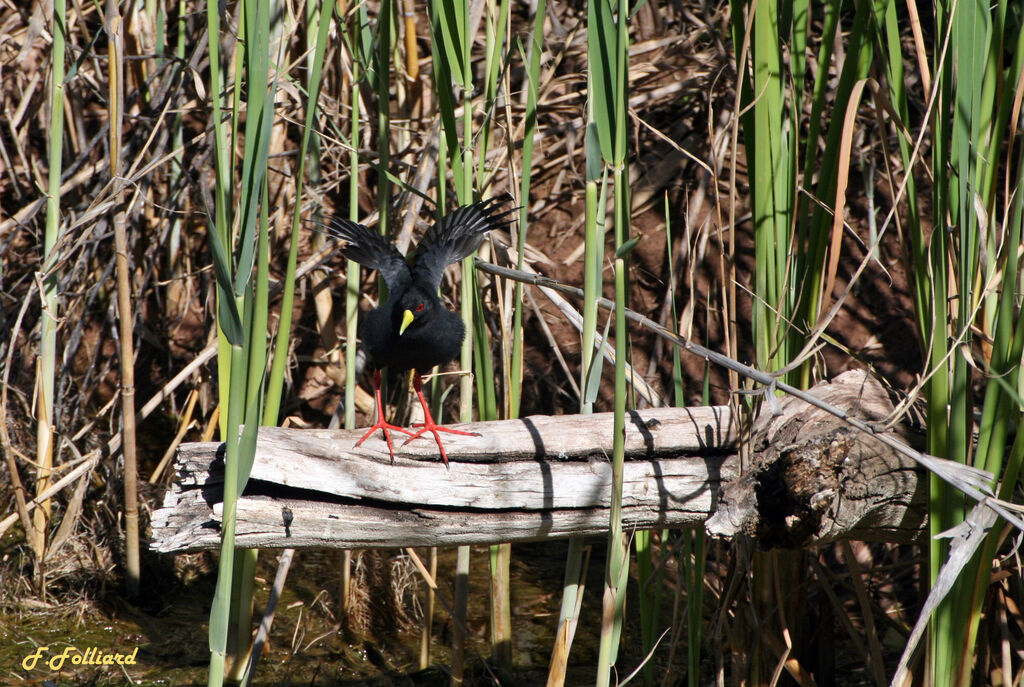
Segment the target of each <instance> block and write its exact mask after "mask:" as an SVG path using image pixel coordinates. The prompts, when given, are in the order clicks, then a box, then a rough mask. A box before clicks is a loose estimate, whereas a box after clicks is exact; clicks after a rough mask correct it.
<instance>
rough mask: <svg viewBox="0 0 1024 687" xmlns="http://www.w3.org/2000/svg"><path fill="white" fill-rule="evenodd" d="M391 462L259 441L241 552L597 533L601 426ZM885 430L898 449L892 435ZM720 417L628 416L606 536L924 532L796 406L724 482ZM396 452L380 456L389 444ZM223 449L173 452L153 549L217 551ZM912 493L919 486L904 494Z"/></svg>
mask: <svg viewBox="0 0 1024 687" xmlns="http://www.w3.org/2000/svg"><path fill="white" fill-rule="evenodd" d="M815 393H816V394H817V395H819V396H821V398H823V399H826V400H828V401H829V402H831V403H834V404H835V405H838V406H840V407H842V408H844V409H846V410H850V411H853V412H855V413H856V414H857V415H859V416H860V417H863V418H865V419H870V420H872V421H880V420H883V419H885V418H886V417H887V416H888V415H889V413H891V412H892V405H891V403H890V401H889V399H888V397H887V396H886V394H885V392H884V390H883V389H882V388H881V387H880V386H879V385H878V383H877V382H875V381H873V380H870V379H868V378H866V377H865V375H863V374H862V373H859V372H858V373H847V374H845V375H842V376H840V377H839V378H837V379H836V380H834V381H833V382H832V383H826V384H821V385H819V386H818V387H816V388H815ZM456 426H457V427H460V428H461V429H466V430H469V431H474V432H478V433H480V436H477V437H472V436H457V435H449V436H446V437H445V446H446V448H447V450H448V455H449V457H450V459H451V461H452V465H451V470H450V471H449V470H446V469H445V468H444V466H443V465H442V464H441V463H440V459H439V455H438V454H437V448H436V445H435V443H434V442H433V441H429V440H428V439H418V440H416V441H414V442H412V443H411V444H408V445H407V446H405V447H402V448H401V449H400V450H397V453H396V458H395V462H394V464H392V463H391V461H390V460H389V458H388V453H387V446H386V445H385V444H384V441H383V439H382V438H380V436H379V435H377V436H375V437H372V438H370V439H368V440H367V441H366V442H364V444H363V445H362V446H360V447H358V448H356V447H355V446H354V445H355V442H356V441H357V440H358V439H359V437H360V436H362V433H363V430H353V431H344V430H302V429H274V428H267V429H261V430H260V435H259V441H258V444H257V453H256V461H255V464H254V466H253V471H252V476H251V478H250V481H249V483H248V485H247V487H246V489H245V493H244V494H243V496H242V498H241V499H240V500H239V502H238V507H237V516H238V525H237V533H236V542H237V544H238V546H239V547H240V548H324V547H329V548H343V549H345V548H362V547H404V546H456V545H461V544H491V543H496V542H508V541H528V540H541V539H551V538H560V537H569V536H577V535H588V534H600V533H604V532H607V528H608V520H609V508H610V503H609V495H610V493H611V464H610V461H609V456H610V454H611V450H612V449H611V446H612V415H611V414H610V413H598V414H594V415H583V416H578V415H571V416H554V417H547V416H543V417H541V416H537V417H530V418H525V419H523V420H507V421H499V422H487V423H470V424H465V425H456ZM897 431H898V432H899V433H900V434H901V436H903V438H904V439H906V438H907V437H908V436H909V433H908V432H907V431H906V430H905V429H903V428H899V427H898V428H897ZM735 437H736V433H735V431H734V428H733V422H732V416H731V413H730V412H729V409H728V408H726V407H698V408H660V409H652V410H644V411H635V412H631V413H630V414H629V417H628V419H627V423H626V464H625V468H624V485H623V508H622V512H623V524H624V526H625V527H626V528H655V527H656V528H678V527H694V526H699V525H701V524H704V523H706V526H707V529H708V531H709V532H710V533H711V534H712V535H715V536H720V537H731V536H735V535H737V534H740V533H742V534H746V535H748V536H751V537H754V538H755V539H757V540H758V542H759V544H760V545H761V546H762V547H764V548H771V547H776V546H785V547H802V546H808V545H810V544H813V543H818V542H826V541H833V540H836V539H842V538H851V539H865V540H879V541H893V542H905V541H909V540H911V539H913V538H914V537H915V536H917V534H918V532H919V531H920V528H921V526H922V524H923V522H924V513H925V511H924V483H925V480H919V477H920V474H919V472H918V469H917V468H916V466H915V465H914V463H913V462H912V461H910V460H909V459H907V458H904V457H902V456H900V455H898V454H895V453H894V452H893V451H892V450H891V449H889V448H888V447H886V446H885V445H883V444H882V443H880V442H879V441H877V439H874V438H873V437H871V436H868V435H865V434H863V433H860V432H858V431H857V430H855V429H853V428H852V427H849V426H847V425H845V424H844V423H842V421H840V420H838V419H836V418H834V417H832V416H830V415H827V414H826V413H823V412H822V411H820V410H817V409H814V408H811V407H810V406H808V405H807V404H805V403H803V402H800V401H797V400H795V399H784V400H783V401H782V403H781V414H780V415H778V416H776V417H764V421H763V422H759V423H758V425H757V426H756V427H755V433H754V438H755V443H754V446H755V449H756V452H755V454H754V458H753V460H752V461H751V465H750V466H749V467H747V468H746V469H745V470H743V474H742V475H741V471H740V466H739V458H738V457H737V455H736V453H735V444H736V439H735ZM396 448H397V447H396ZM222 453H223V444H218V443H193V444H183V445H182V446H181V447H180V448H179V450H178V454H177V459H176V467H177V474H178V479H177V480H176V482H175V484H174V485H173V486H172V487H171V488H170V489H169V490H168V492H167V494H166V496H165V500H164V505H163V507H162V508H160V509H158V510H157V511H156V512H155V513H154V514H153V519H152V527H153V538H152V542H151V548H152V549H153V550H155V551H159V552H184V551H195V550H201V549H213V548H217V547H219V545H220V521H221V517H222V512H223V505H222V503H221V487H222V481H223V457H222ZM919 484H920V486H919Z"/></svg>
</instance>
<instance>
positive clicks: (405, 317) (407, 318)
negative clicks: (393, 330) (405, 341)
mask: <svg viewBox="0 0 1024 687" xmlns="http://www.w3.org/2000/svg"><path fill="white" fill-rule="evenodd" d="M415 319H416V316H415V315H413V314H412V310H406V311H405V312H404V313H402V326H400V327H399V328H398V335H399V336H401V335H402V334H404V333H405V330H406V329H408V328H409V325H410V324H412V321H413V320H415Z"/></svg>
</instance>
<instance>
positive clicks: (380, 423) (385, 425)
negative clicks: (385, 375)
mask: <svg viewBox="0 0 1024 687" xmlns="http://www.w3.org/2000/svg"><path fill="white" fill-rule="evenodd" d="M373 395H374V398H375V399H376V401H377V423H376V424H375V425H374V426H373V427H370V429H369V431H368V432H366V434H364V435H363V438H362V439H360V440H359V441H357V442H356V446H358V445H359V444H361V443H363V442H364V441H366V440H367V439H369V438H370V436H371V435H372V434H373V433H374V432H376V431H377V430H378V429H379V430H380V431H381V432H383V433H384V441H386V442H388V453H389V454H390V455H391V462H392V463H394V462H395V447H394V446H392V445H391V435H390V434H388V431H392V432H401V433H402V434H408V435H409V436H410V438H409V441H411V440H412V439H414V438H415V436H414V435H413V433H412V432H410V431H409V430H407V429H405V428H403V427H399V426H398V425H393V424H391V423H390V422H388V421H387V420H385V419H384V403H382V402H381V398H380V371H379V370H375V371H374V373H373ZM445 462H447V461H445Z"/></svg>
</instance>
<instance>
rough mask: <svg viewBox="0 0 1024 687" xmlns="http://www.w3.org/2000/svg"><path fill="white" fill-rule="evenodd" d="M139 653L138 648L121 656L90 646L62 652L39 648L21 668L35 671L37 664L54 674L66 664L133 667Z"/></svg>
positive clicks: (22, 662)
mask: <svg viewBox="0 0 1024 687" xmlns="http://www.w3.org/2000/svg"><path fill="white" fill-rule="evenodd" d="M138 653H139V647H135V648H134V649H132V651H131V653H127V654H122V653H117V652H112V651H103V650H101V649H100V648H99V647H95V646H90V647H87V648H86V649H85V650H82V649H79V648H78V647H74V646H66V647H64V650H63V651H62V652H60V653H59V654H58V653H55V652H51V651H50V647H48V646H41V647H39V648H37V649H36V650H35V651H34V652H32V653H31V654H29V655H28V656H26V657H25V658H24V659H22V661H21V667H22V668H24V669H25V670H35V668H36V666H37V665H39V662H40V661H42V662H43V663H42V665H39V667H40V668H43V667H46V668H49V669H50V670H52V671H54V672H56V671H58V670H61V669H62V668H63V667H64V664H65V663H67V664H69V665H71V666H114V665H118V666H133V665H135V657H136V656H137V655H138Z"/></svg>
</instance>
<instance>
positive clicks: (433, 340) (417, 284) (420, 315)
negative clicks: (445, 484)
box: [327, 196, 513, 463]
mask: <svg viewBox="0 0 1024 687" xmlns="http://www.w3.org/2000/svg"><path fill="white" fill-rule="evenodd" d="M505 200H507V196H506V197H503V198H492V199H490V200H485V201H481V202H479V203H474V204H472V205H464V206H462V207H460V208H458V209H457V210H455V211H453V212H451V213H449V214H448V215H446V216H445V217H443V218H442V219H441V220H440V221H438V222H437V223H435V224H434V225H433V226H431V227H430V229H428V230H427V233H426V234H425V235H424V237H423V240H422V241H421V242H420V245H419V249H418V251H417V253H416V258H415V262H414V263H413V265H412V267H410V266H409V264H408V263H407V262H406V259H405V258H404V257H403V256H402V254H401V253H399V252H398V249H397V248H395V246H394V245H392V244H391V243H389V242H388V241H386V240H385V239H384V238H383V237H382V236H381V235H380V234H378V233H376V232H374V231H371V230H370V229H369V228H367V227H365V226H363V225H362V224H357V223H356V222H352V221H350V220H346V219H342V218H333V219H331V220H330V221H329V222H328V224H327V229H328V230H329V232H330V233H331V235H333V236H334V237H336V238H338V239H340V240H341V241H342V242H343V243H344V245H343V246H342V248H341V252H342V254H343V255H344V256H345V257H346V258H348V259H349V260H353V261H355V262H357V263H359V264H360V265H363V266H364V267H368V268H370V269H373V270H377V271H378V272H379V273H380V275H381V277H383V279H384V283H385V285H386V286H387V291H388V295H387V299H386V300H385V301H384V302H383V303H381V304H380V305H378V306H377V307H376V308H374V309H373V310H371V311H370V312H369V313H368V314H367V316H366V318H365V319H364V320H363V324H362V326H361V327H360V336H361V337H362V342H363V349H364V350H365V351H366V353H367V356H368V359H369V362H370V364H371V366H372V367H373V368H374V369H376V370H380V369H381V368H384V367H386V368H389V369H390V370H392V371H401V370H418V371H420V372H426V371H427V370H429V369H430V368H432V367H434V366H435V365H443V364H444V363H447V362H448V361H450V360H453V359H454V358H455V357H456V356H457V355H458V354H459V350H460V348H461V346H462V340H463V338H464V337H465V335H466V326H465V324H463V322H462V318H461V317H459V315H457V314H456V313H454V312H452V311H450V310H448V309H447V308H445V306H444V304H443V303H442V302H441V299H440V298H439V296H438V290H439V289H440V286H441V279H442V277H443V276H444V270H445V268H446V267H447V266H448V265H450V264H452V263H454V262H458V261H459V260H462V259H463V258H465V257H467V256H468V255H470V254H472V253H473V251H475V250H476V249H477V248H479V247H480V243H481V242H482V241H483V238H484V234H486V233H487V232H488V231H491V230H492V229H499V228H502V227H504V226H507V225H508V223H509V220H508V219H507V217H508V215H509V214H510V213H511V212H513V210H509V209H506V210H502V209H501V207H502V205H503V203H504V202H505ZM414 379H415V381H416V388H417V392H419V386H420V385H419V378H418V377H415V378H414ZM420 400H421V402H422V403H423V405H424V410H427V408H426V402H425V401H424V400H423V398H422V394H421V395H420ZM377 407H378V420H377V422H378V425H377V426H375V427H374V428H373V429H372V430H371V431H370V432H369V433H368V434H367V436H369V434H372V432H373V431H375V430H376V429H377V428H378V427H379V428H381V429H384V430H385V438H387V439H388V446H389V448H390V445H391V444H390V438H388V435H387V430H388V429H398V430H400V431H405V430H401V429H400V428H398V427H395V426H394V425H390V424H388V423H386V422H384V419H383V414H382V411H381V403H380V399H379V393H378V401H377ZM427 418H428V423H427V424H426V425H425V426H424V430H422V431H432V432H434V436H435V437H437V432H436V429H437V426H436V425H434V423H433V420H432V419H429V418H430V416H429V411H427ZM422 431H421V432H420V433H422ZM447 431H452V430H447ZM407 433H408V432H407ZM415 436H419V434H416V435H414V437H413V438H415ZM365 438H366V436H364V437H363V439H365ZM361 442H362V440H360V443H361ZM437 443H438V446H439V447H440V449H441V455H442V457H444V458H445V462H446V463H447V456H446V455H445V452H444V447H443V446H442V445H441V441H440V437H437Z"/></svg>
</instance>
